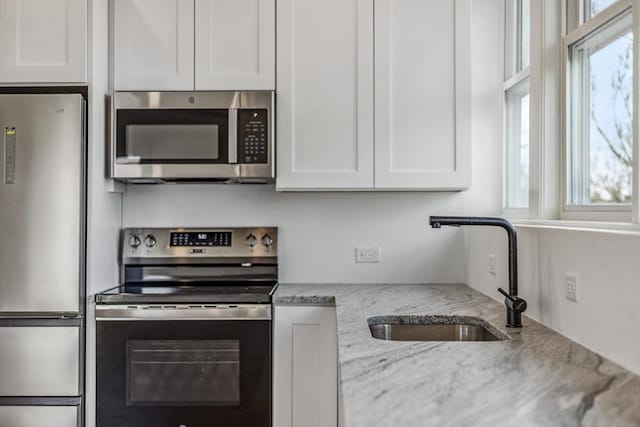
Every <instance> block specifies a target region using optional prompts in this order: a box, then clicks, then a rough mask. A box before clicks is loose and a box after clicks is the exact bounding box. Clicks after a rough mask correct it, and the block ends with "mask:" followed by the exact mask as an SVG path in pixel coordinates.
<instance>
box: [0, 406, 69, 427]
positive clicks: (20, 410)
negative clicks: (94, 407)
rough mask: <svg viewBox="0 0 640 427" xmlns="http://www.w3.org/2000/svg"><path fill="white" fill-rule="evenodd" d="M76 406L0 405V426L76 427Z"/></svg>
mask: <svg viewBox="0 0 640 427" xmlns="http://www.w3.org/2000/svg"><path fill="white" fill-rule="evenodd" d="M79 421H80V410H79V407H78V406H0V427H78V426H79V425H80V422H79Z"/></svg>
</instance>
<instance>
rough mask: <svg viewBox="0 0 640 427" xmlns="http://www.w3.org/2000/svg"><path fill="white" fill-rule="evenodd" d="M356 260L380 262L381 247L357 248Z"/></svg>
mask: <svg viewBox="0 0 640 427" xmlns="http://www.w3.org/2000/svg"><path fill="white" fill-rule="evenodd" d="M356 262H380V248H379V247H378V246H375V247H371V248H356Z"/></svg>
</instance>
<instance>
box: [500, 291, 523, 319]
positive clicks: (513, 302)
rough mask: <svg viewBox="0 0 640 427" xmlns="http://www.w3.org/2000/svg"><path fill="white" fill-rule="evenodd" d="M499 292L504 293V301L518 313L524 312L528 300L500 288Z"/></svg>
mask: <svg viewBox="0 0 640 427" xmlns="http://www.w3.org/2000/svg"><path fill="white" fill-rule="evenodd" d="M498 292H500V293H501V294H502V295H504V298H505V299H504V303H505V304H506V305H507V307H509V309H511V310H513V311H514V312H516V313H523V312H524V311H525V310H526V309H527V302H526V301H525V300H523V299H522V298H519V297H517V296H513V295H509V293H508V292H507V291H505V290H504V289H502V288H498Z"/></svg>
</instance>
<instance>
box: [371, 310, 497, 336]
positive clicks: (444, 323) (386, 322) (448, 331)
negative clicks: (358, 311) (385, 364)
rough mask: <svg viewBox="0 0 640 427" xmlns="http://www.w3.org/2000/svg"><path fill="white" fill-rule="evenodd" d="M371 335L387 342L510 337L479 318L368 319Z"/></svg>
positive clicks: (409, 317) (418, 317) (386, 317)
mask: <svg viewBox="0 0 640 427" xmlns="http://www.w3.org/2000/svg"><path fill="white" fill-rule="evenodd" d="M368 322H369V330H370V331H371V336H373V337H374V338H377V339H380V340H387V341H501V340H505V339H509V336H508V335H507V334H505V333H503V332H501V331H500V330H498V329H497V328H495V327H494V326H493V325H491V324H490V323H488V322H486V321H485V320H483V319H481V318H479V317H460V316H381V317H373V318H369V319H368Z"/></svg>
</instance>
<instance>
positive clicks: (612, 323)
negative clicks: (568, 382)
mask: <svg viewBox="0 0 640 427" xmlns="http://www.w3.org/2000/svg"><path fill="white" fill-rule="evenodd" d="M463 233H464V240H465V249H466V258H467V262H468V272H467V275H468V277H467V283H469V285H471V286H472V287H474V288H476V289H478V290H479V291H481V292H483V293H486V294H487V295H490V296H492V297H494V298H496V299H499V300H502V298H501V297H500V295H499V294H498V293H497V292H496V288H497V287H498V286H502V287H505V288H506V287H507V264H506V260H507V250H506V248H507V239H506V234H505V233H504V231H502V230H498V229H487V228H470V227H469V228H466V229H465V230H464V232H463ZM461 234H462V233H461ZM518 239H519V242H518V251H519V253H518V256H519V263H518V264H519V269H520V272H519V273H520V274H519V281H520V283H519V294H520V295H521V296H522V297H523V298H524V299H525V300H526V301H527V303H528V304H529V308H528V310H527V312H526V314H527V315H528V316H530V317H533V318H534V319H536V320H538V321H540V322H542V323H544V324H545V325H547V326H549V327H551V328H553V329H555V330H556V331H558V332H560V333H562V334H563V335H565V336H567V337H569V338H571V339H572V340H574V341H576V342H578V343H580V344H582V345H584V346H585V347H587V348H589V349H591V350H593V351H595V352H597V353H599V354H601V355H603V356H605V357H608V358H609V359H611V360H613V361H615V362H617V363H619V364H621V365H622V366H624V367H626V368H627V369H630V370H632V371H634V372H636V373H638V374H640V340H637V339H635V337H636V336H637V335H638V333H637V325H638V324H640V310H639V309H638V301H639V300H640V288H639V287H638V278H640V263H639V262H638V257H639V254H640V234H638V233H635V234H633V233H627V234H625V233H613V232H611V233H606V232H598V231H584V230H568V229H564V230H563V229H541V228H525V227H518ZM490 254H495V255H496V256H497V261H498V265H497V267H498V269H497V275H496V276H493V275H492V274H490V273H489V271H488V266H489V261H488V256H489V255H490ZM566 273H572V274H576V275H577V278H578V280H577V283H578V286H577V288H578V291H577V299H578V301H577V302H573V301H569V300H567V299H566V297H565V274H566Z"/></svg>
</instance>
